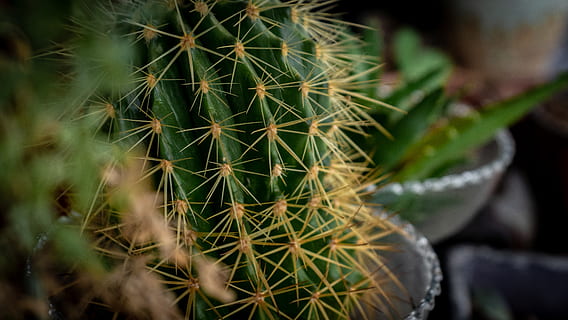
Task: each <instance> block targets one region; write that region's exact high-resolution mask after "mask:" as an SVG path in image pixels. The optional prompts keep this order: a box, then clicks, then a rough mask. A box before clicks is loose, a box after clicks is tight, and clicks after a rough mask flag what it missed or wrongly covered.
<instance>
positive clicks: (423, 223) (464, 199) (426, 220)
mask: <svg viewBox="0 0 568 320" xmlns="http://www.w3.org/2000/svg"><path fill="white" fill-rule="evenodd" d="M514 152H515V146H514V141H513V138H512V137H511V135H510V133H509V131H508V130H502V131H500V132H499V133H498V134H497V135H496V137H495V139H493V141H491V142H489V143H488V144H486V145H485V146H483V147H482V148H480V149H479V150H477V152H476V160H475V161H474V162H473V163H472V164H471V165H469V166H467V167H462V168H456V170H455V171H454V172H453V173H450V174H448V175H445V176H442V177H440V178H430V179H426V180H424V181H407V182H402V183H391V184H388V185H386V186H385V187H381V188H380V189H375V190H369V191H370V192H371V194H372V195H371V201H372V202H373V203H378V204H381V205H383V206H384V207H385V208H386V209H387V210H389V211H393V212H397V213H399V214H400V215H401V216H402V217H403V218H404V219H406V220H408V221H409V222H411V223H412V224H414V225H415V226H416V228H417V229H418V230H419V231H420V232H421V233H422V234H424V235H425V236H426V238H428V240H430V242H432V243H437V242H440V241H441V240H443V239H445V238H447V237H449V236H451V235H453V234H455V233H456V232H458V231H459V230H460V229H462V228H463V227H464V226H465V225H466V224H467V223H468V222H469V221H470V220H471V219H472V218H473V217H474V216H475V214H476V213H477V212H478V211H479V209H480V208H481V207H482V206H483V205H484V204H485V203H486V202H487V200H488V198H489V196H490V195H491V193H492V192H493V190H494V189H495V187H496V185H497V183H498V182H499V180H500V179H501V176H502V175H503V173H504V172H505V170H506V169H507V167H508V166H509V164H510V163H511V161H512V159H513V155H514ZM375 188H376V187H375Z"/></svg>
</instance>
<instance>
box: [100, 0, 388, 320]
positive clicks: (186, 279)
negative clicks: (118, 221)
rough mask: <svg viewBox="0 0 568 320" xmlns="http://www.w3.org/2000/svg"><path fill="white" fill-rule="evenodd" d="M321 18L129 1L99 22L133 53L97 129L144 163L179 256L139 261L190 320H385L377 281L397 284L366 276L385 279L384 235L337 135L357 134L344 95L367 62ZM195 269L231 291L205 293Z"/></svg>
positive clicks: (357, 110) (227, 5) (311, 12)
mask: <svg viewBox="0 0 568 320" xmlns="http://www.w3.org/2000/svg"><path fill="white" fill-rule="evenodd" d="M324 5H325V3H324V2H319V1H291V2H279V1H272V0H265V1H245V0H236V1H166V0H164V1H144V0H137V1H127V2H126V4H125V6H126V10H122V9H120V10H117V12H113V11H111V10H109V12H112V13H114V14H116V16H117V19H116V21H117V23H116V24H115V25H113V26H112V28H111V29H112V30H110V31H108V32H107V34H114V33H118V35H119V36H121V37H123V38H124V39H125V40H124V41H129V40H132V46H133V48H135V52H136V55H135V57H133V58H132V65H133V68H132V70H133V74H134V82H135V83H134V84H132V85H131V86H130V89H129V90H128V92H122V93H120V94H114V93H113V94H110V95H109V96H110V98H109V100H110V101H111V103H112V106H114V110H111V112H112V115H113V117H110V118H112V119H109V123H110V125H107V126H106V127H105V128H108V130H109V135H110V136H111V137H112V139H113V141H115V142H116V143H117V144H121V145H126V147H127V149H129V150H142V151H139V153H138V154H141V155H142V156H141V157H142V158H143V160H144V163H145V165H146V166H145V169H144V170H145V171H144V174H143V175H142V179H143V180H151V181H152V185H153V186H154V188H155V189H157V192H156V193H155V196H154V198H155V200H154V203H155V205H156V207H157V208H159V210H160V212H161V214H162V215H163V218H164V222H165V224H166V225H167V226H168V227H169V228H170V229H171V230H174V233H175V234H176V235H177V236H176V244H175V245H176V247H177V248H178V249H180V250H183V251H184V252H185V254H186V255H187V256H189V259H185V260H184V261H183V262H181V261H177V260H176V259H175V258H172V257H166V258H163V257H162V258H156V259H153V260H152V259H150V262H148V270H150V272H153V273H155V274H157V275H158V276H159V277H160V278H161V279H163V284H164V287H165V288H166V289H165V290H166V291H171V292H173V293H175V295H176V297H177V298H175V299H174V305H173V306H172V307H173V308H179V310H180V312H181V314H183V315H185V318H190V319H193V318H203V319H218V318H227V319H251V318H254V319H276V318H282V319H320V318H321V319H330V318H331V319H342V318H344V319H346V318H349V317H350V315H353V314H355V313H356V314H362V313H363V311H362V310H364V309H366V308H373V309H377V308H379V309H381V310H384V311H383V312H384V313H385V314H389V306H390V303H391V298H392V297H389V296H388V293H387V292H385V291H384V290H383V284H384V283H385V282H396V280H395V279H394V277H390V276H383V277H377V274H379V273H380V274H383V275H388V274H390V273H389V272H388V271H387V270H386V267H385V266H384V264H383V262H382V260H381V255H380V251H381V250H382V249H383V248H388V245H386V244H385V243H382V242H381V243H379V242H380V241H383V239H382V238H383V237H384V236H385V235H386V234H388V233H389V232H393V230H394V227H392V226H391V225H390V224H389V223H388V222H386V221H383V220H381V219H379V218H377V217H375V216H373V215H372V214H371V212H370V210H369V209H368V208H367V207H366V206H365V205H364V204H363V203H362V202H361V200H360V199H359V191H360V190H362V187H361V186H362V183H363V182H364V181H365V179H366V178H365V177H366V172H365V171H364V170H363V169H362V168H364V167H365V166H364V165H362V164H361V163H358V161H359V162H363V161H365V159H368V157H366V156H365V155H363V154H361V150H360V149H359V148H357V146H356V145H354V143H353V142H352V141H351V140H350V139H349V138H348V135H347V134H346V132H347V131H350V132H360V131H362V130H361V127H362V126H365V125H368V123H367V121H368V119H369V118H368V117H367V116H366V113H365V112H364V107H363V106H361V105H358V104H357V103H355V102H353V101H354V100H355V99H351V91H350V88H352V87H353V86H354V85H357V75H353V74H352V72H353V70H352V65H353V63H354V59H361V58H362V57H361V56H357V55H354V54H352V52H353V50H352V49H353V48H355V47H356V46H357V45H358V40H357V39H356V38H355V37H354V36H352V35H351V34H350V33H349V31H348V27H349V26H348V25H346V24H345V23H342V22H340V20H339V19H336V18H335V17H334V16H333V15H330V14H329V13H326V12H321V11H318V10H320V8H321V7H322V6H324ZM105 106H106V108H107V110H108V108H109V107H108V103H107V104H105ZM107 112H108V111H107ZM111 120H112V121H111ZM100 212H103V211H99V212H98V214H100ZM90 216H91V217H92V216H94V213H91V214H90ZM109 220H110V221H112V219H109ZM105 230H110V228H109V227H108V226H106V229H105ZM100 234H105V233H104V232H101V233H100ZM117 239H118V238H116V237H113V238H112V239H111V240H112V241H111V242H117V241H118V240H117ZM159 245H160V244H159V243H158V245H156V244H148V245H147V248H144V246H143V245H142V244H140V243H138V244H137V248H138V251H137V252H138V253H145V254H151V252H153V250H155V248H156V247H159ZM123 247H125V248H128V247H132V245H131V244H124V245H123ZM204 261H213V263H212V264H211V266H212V268H213V266H214V268H213V269H218V270H222V271H223V272H222V274H223V275H224V276H223V277H224V278H223V282H222V287H221V288H220V290H223V291H225V292H231V294H228V295H227V294H216V293H215V292H214V290H208V288H209V289H211V287H212V286H213V285H212V284H210V283H209V284H208V283H207V282H211V279H210V277H205V276H204V274H206V273H207V272H206V271H205V270H203V268H202V267H200V266H203V264H204ZM378 271H380V272H378ZM217 289H219V288H217Z"/></svg>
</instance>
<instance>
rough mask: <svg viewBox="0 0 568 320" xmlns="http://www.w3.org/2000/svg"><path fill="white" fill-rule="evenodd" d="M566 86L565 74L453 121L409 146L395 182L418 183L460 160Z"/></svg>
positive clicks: (567, 78)
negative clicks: (410, 147)
mask: <svg viewBox="0 0 568 320" xmlns="http://www.w3.org/2000/svg"><path fill="white" fill-rule="evenodd" d="M567 86H568V73H563V74H561V75H559V76H558V77H557V78H556V79H554V80H552V81H550V82H547V83H544V84H541V85H539V86H537V87H534V88H532V89H530V90H528V91H526V92H524V93H521V94H519V95H517V96H514V97H512V98H509V99H507V100H504V101H501V102H497V103H495V104H493V105H489V106H487V107H485V108H483V109H481V110H479V112H478V113H475V114H474V115H473V116H470V117H468V118H457V119H453V120H452V121H450V122H448V124H447V125H446V126H444V127H442V128H439V129H438V130H436V131H435V132H433V134H432V135H431V136H429V137H427V138H426V139H424V140H423V141H422V142H421V143H419V144H418V145H416V146H415V147H413V150H412V151H411V152H409V155H410V156H411V157H413V159H412V160H408V162H407V164H406V165H405V167H404V169H403V170H401V171H400V172H398V173H397V174H396V175H395V180H399V181H407V180H419V179H424V178H426V177H428V176H429V175H430V174H431V173H432V172H433V171H435V170H436V169H437V168H439V167H440V166H442V165H444V164H445V163H447V162H450V161H454V160H456V159H459V158H460V157H463V156H464V155H465V154H466V153H467V152H468V151H469V150H473V149H475V148H477V147H480V146H481V145H483V144H485V143H487V142H488V141H489V140H490V139H491V138H492V137H493V136H494V135H495V134H496V132H497V131H498V130H500V129H502V128H506V127H508V126H510V125H512V124H513V123H515V122H516V121H518V120H519V119H520V118H522V117H523V116H525V115H526V114H527V113H528V112H529V111H530V110H532V109H533V108H535V107H537V106H538V105H539V104H541V103H542V102H544V101H546V100H547V99H548V98H550V97H551V96H553V95H554V94H555V93H558V92H559V91H561V90H563V89H565V88H566V87H567Z"/></svg>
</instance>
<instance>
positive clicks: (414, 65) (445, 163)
mask: <svg viewBox="0 0 568 320" xmlns="http://www.w3.org/2000/svg"><path fill="white" fill-rule="evenodd" d="M367 37H368V38H372V39H379V36H378V35H377V34H376V33H373V32H372V31H369V32H368V35H367ZM392 50H393V52H394V61H395V63H396V70H397V71H398V76H399V80H398V81H399V82H398V83H397V84H396V85H394V86H390V91H389V92H387V93H381V90H377V87H378V86H377V85H375V86H374V87H372V86H369V88H368V90H369V94H371V95H372V94H373V90H374V94H375V97H376V99H377V101H378V100H380V101H382V103H387V104H388V105H391V106H394V107H398V110H396V108H392V109H388V108H382V107H381V108H376V109H374V110H373V112H372V115H373V117H374V119H376V120H378V122H379V123H381V124H383V125H384V132H386V134H385V133H384V132H383V133H377V132H375V133H374V134H370V135H369V137H368V138H367V140H366V144H367V148H368V150H372V151H371V154H373V157H372V164H373V165H375V166H379V167H381V168H383V169H384V171H385V174H386V175H387V176H388V177H387V179H385V180H384V181H383V182H382V183H380V184H377V185H376V186H375V187H373V188H371V189H370V190H369V191H370V193H371V199H372V200H371V201H372V202H376V203H379V204H383V205H384V206H385V207H386V209H387V210H391V211H395V212H399V213H400V214H401V215H402V216H403V217H405V218H406V219H408V220H409V221H411V222H413V223H415V224H416V226H417V227H418V229H419V230H421V231H422V232H423V233H424V234H425V235H426V236H427V237H428V238H429V239H430V240H431V241H432V242H438V241H440V240H442V239H444V238H446V237H448V236H450V235H451V234H453V233H455V232H456V231H458V230H459V229H460V228H461V227H463V226H464V225H465V224H466V223H467V222H468V221H469V220H470V219H471V218H472V216H473V215H474V214H475V212H476V211H477V210H478V209H479V208H480V207H481V206H482V205H483V204H484V203H485V201H486V199H487V197H488V196H489V195H490V193H491V192H492V190H493V188H494V187H495V186H496V184H497V182H498V180H499V178H500V176H501V174H502V173H503V172H504V170H505V169H506V167H507V166H508V164H509V163H510V161H511V160H512V157H513V153H514V143H513V141H512V138H511V137H510V134H509V133H508V132H507V131H506V130H504V129H505V128H507V127H508V126H509V125H511V124H512V123H514V122H515V121H516V120H518V119H519V118H521V117H522V116H524V115H525V114H526V113H527V112H528V111H529V110H531V109H532V108H534V107H536V106H538V105H539V103H541V102H543V101H545V100H546V99H547V98H549V97H551V96H552V95H553V94H554V93H556V92H558V91H560V90H562V89H563V88H565V87H566V84H567V77H566V75H560V76H559V77H558V78H557V79H555V80H554V81H553V80H551V81H549V82H547V83H544V84H541V85H540V86H536V87H534V88H532V89H530V90H526V92H523V93H521V94H518V95H517V96H514V97H511V98H508V99H506V100H502V101H498V102H494V103H492V104H491V105H486V106H483V107H471V106H467V105H465V107H464V106H463V104H461V103H458V102H460V97H459V93H458V95H455V94H449V93H448V91H447V86H448V81H449V74H450V72H451V68H452V64H451V61H450V60H449V58H447V57H446V56H445V55H444V54H443V53H442V52H440V51H436V50H434V49H430V48H428V47H425V46H423V45H422V44H421V39H420V38H419V36H418V34H417V33H415V32H413V31H412V30H410V29H403V30H401V31H399V32H398V33H397V34H396V35H395V37H394V42H393V49H392ZM360 68H364V67H363V66H361V67H360ZM378 77H380V75H379V74H374V75H370V76H369V79H367V82H373V81H374V80H376V79H377V78H378ZM375 83H376V81H375ZM383 92H384V90H383ZM393 109H395V110H393Z"/></svg>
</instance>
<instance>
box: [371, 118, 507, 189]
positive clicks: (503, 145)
mask: <svg viewBox="0 0 568 320" xmlns="http://www.w3.org/2000/svg"><path fill="white" fill-rule="evenodd" d="M492 141H495V142H496V144H497V157H496V158H495V159H493V160H491V161H489V162H488V163H485V164H483V165H482V166H479V167H476V168H473V169H469V170H464V171H461V172H458V173H452V174H447V175H444V176H442V177H437V178H428V179H425V180H419V181H416V180H411V181H404V182H390V183H388V184H386V185H384V186H380V187H378V186H376V185H373V186H371V187H370V188H371V189H372V190H370V191H371V192H375V191H379V192H390V193H393V194H395V195H402V194H408V193H412V194H419V195H420V194H424V193H426V192H441V191H446V190H455V189H461V188H464V187H467V186H470V185H475V184H480V183H483V182H486V181H489V180H490V179H491V178H492V177H494V176H495V175H499V174H501V173H503V172H504V171H505V169H506V168H507V167H508V166H509V164H511V162H512V160H513V156H514V154H515V142H514V140H513V137H512V136H511V133H510V132H509V130H508V129H501V130H500V131H499V132H497V134H496V135H495V137H494V138H493V140H492ZM490 143H491V142H490ZM486 145H487V144H486Z"/></svg>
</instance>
